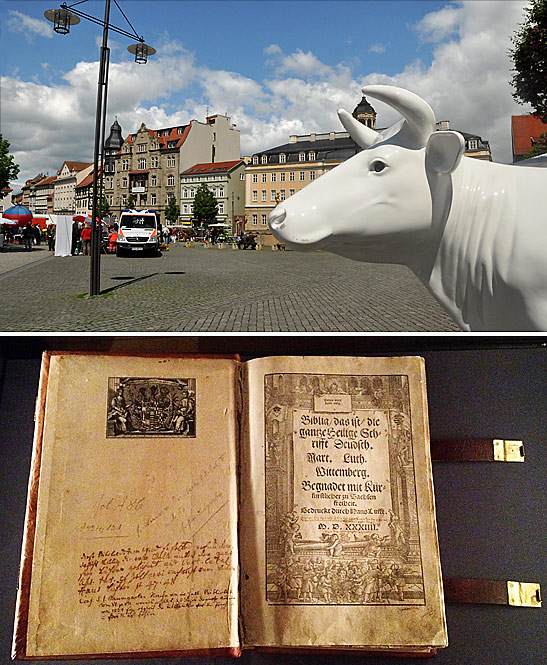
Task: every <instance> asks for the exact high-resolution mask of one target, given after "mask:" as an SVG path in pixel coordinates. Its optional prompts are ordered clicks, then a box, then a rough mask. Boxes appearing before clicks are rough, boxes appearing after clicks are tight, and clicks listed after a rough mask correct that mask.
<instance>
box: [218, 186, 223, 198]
mask: <svg viewBox="0 0 547 665" xmlns="http://www.w3.org/2000/svg"><path fill="white" fill-rule="evenodd" d="M217 196H220V197H222V196H224V187H219V188H218V192H217Z"/></svg>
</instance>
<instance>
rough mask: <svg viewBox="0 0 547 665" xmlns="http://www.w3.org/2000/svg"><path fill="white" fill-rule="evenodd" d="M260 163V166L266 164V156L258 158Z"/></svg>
mask: <svg viewBox="0 0 547 665" xmlns="http://www.w3.org/2000/svg"><path fill="white" fill-rule="evenodd" d="M260 163H261V164H267V163H268V156H267V155H262V157H261V158H260Z"/></svg>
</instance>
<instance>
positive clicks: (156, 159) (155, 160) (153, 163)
mask: <svg viewBox="0 0 547 665" xmlns="http://www.w3.org/2000/svg"><path fill="white" fill-rule="evenodd" d="M158 165H159V157H158V156H157V155H154V156H153V157H150V166H151V167H152V168H153V169H157V168H158Z"/></svg>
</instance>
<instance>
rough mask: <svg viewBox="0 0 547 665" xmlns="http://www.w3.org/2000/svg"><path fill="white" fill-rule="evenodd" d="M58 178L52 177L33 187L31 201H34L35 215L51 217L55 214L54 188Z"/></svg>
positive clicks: (33, 210)
mask: <svg viewBox="0 0 547 665" xmlns="http://www.w3.org/2000/svg"><path fill="white" fill-rule="evenodd" d="M56 178H57V176H50V177H48V178H44V179H43V180H40V182H37V183H36V184H35V185H32V187H31V199H33V200H34V203H33V207H32V208H31V210H32V212H33V213H36V214H37V215H51V214H52V213H53V200H54V187H55V180H56Z"/></svg>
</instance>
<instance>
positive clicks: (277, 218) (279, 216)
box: [268, 207, 287, 229]
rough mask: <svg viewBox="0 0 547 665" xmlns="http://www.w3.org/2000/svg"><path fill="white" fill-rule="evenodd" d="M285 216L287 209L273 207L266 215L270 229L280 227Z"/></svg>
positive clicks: (282, 225)
mask: <svg viewBox="0 0 547 665" xmlns="http://www.w3.org/2000/svg"><path fill="white" fill-rule="evenodd" d="M286 216H287V211H286V210H285V209H284V208H279V207H277V208H275V209H274V210H272V212H271V213H270V214H269V216H268V223H269V225H270V226H271V228H272V229H282V228H283V227H284V226H285V224H284V221H285V217H286Z"/></svg>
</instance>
